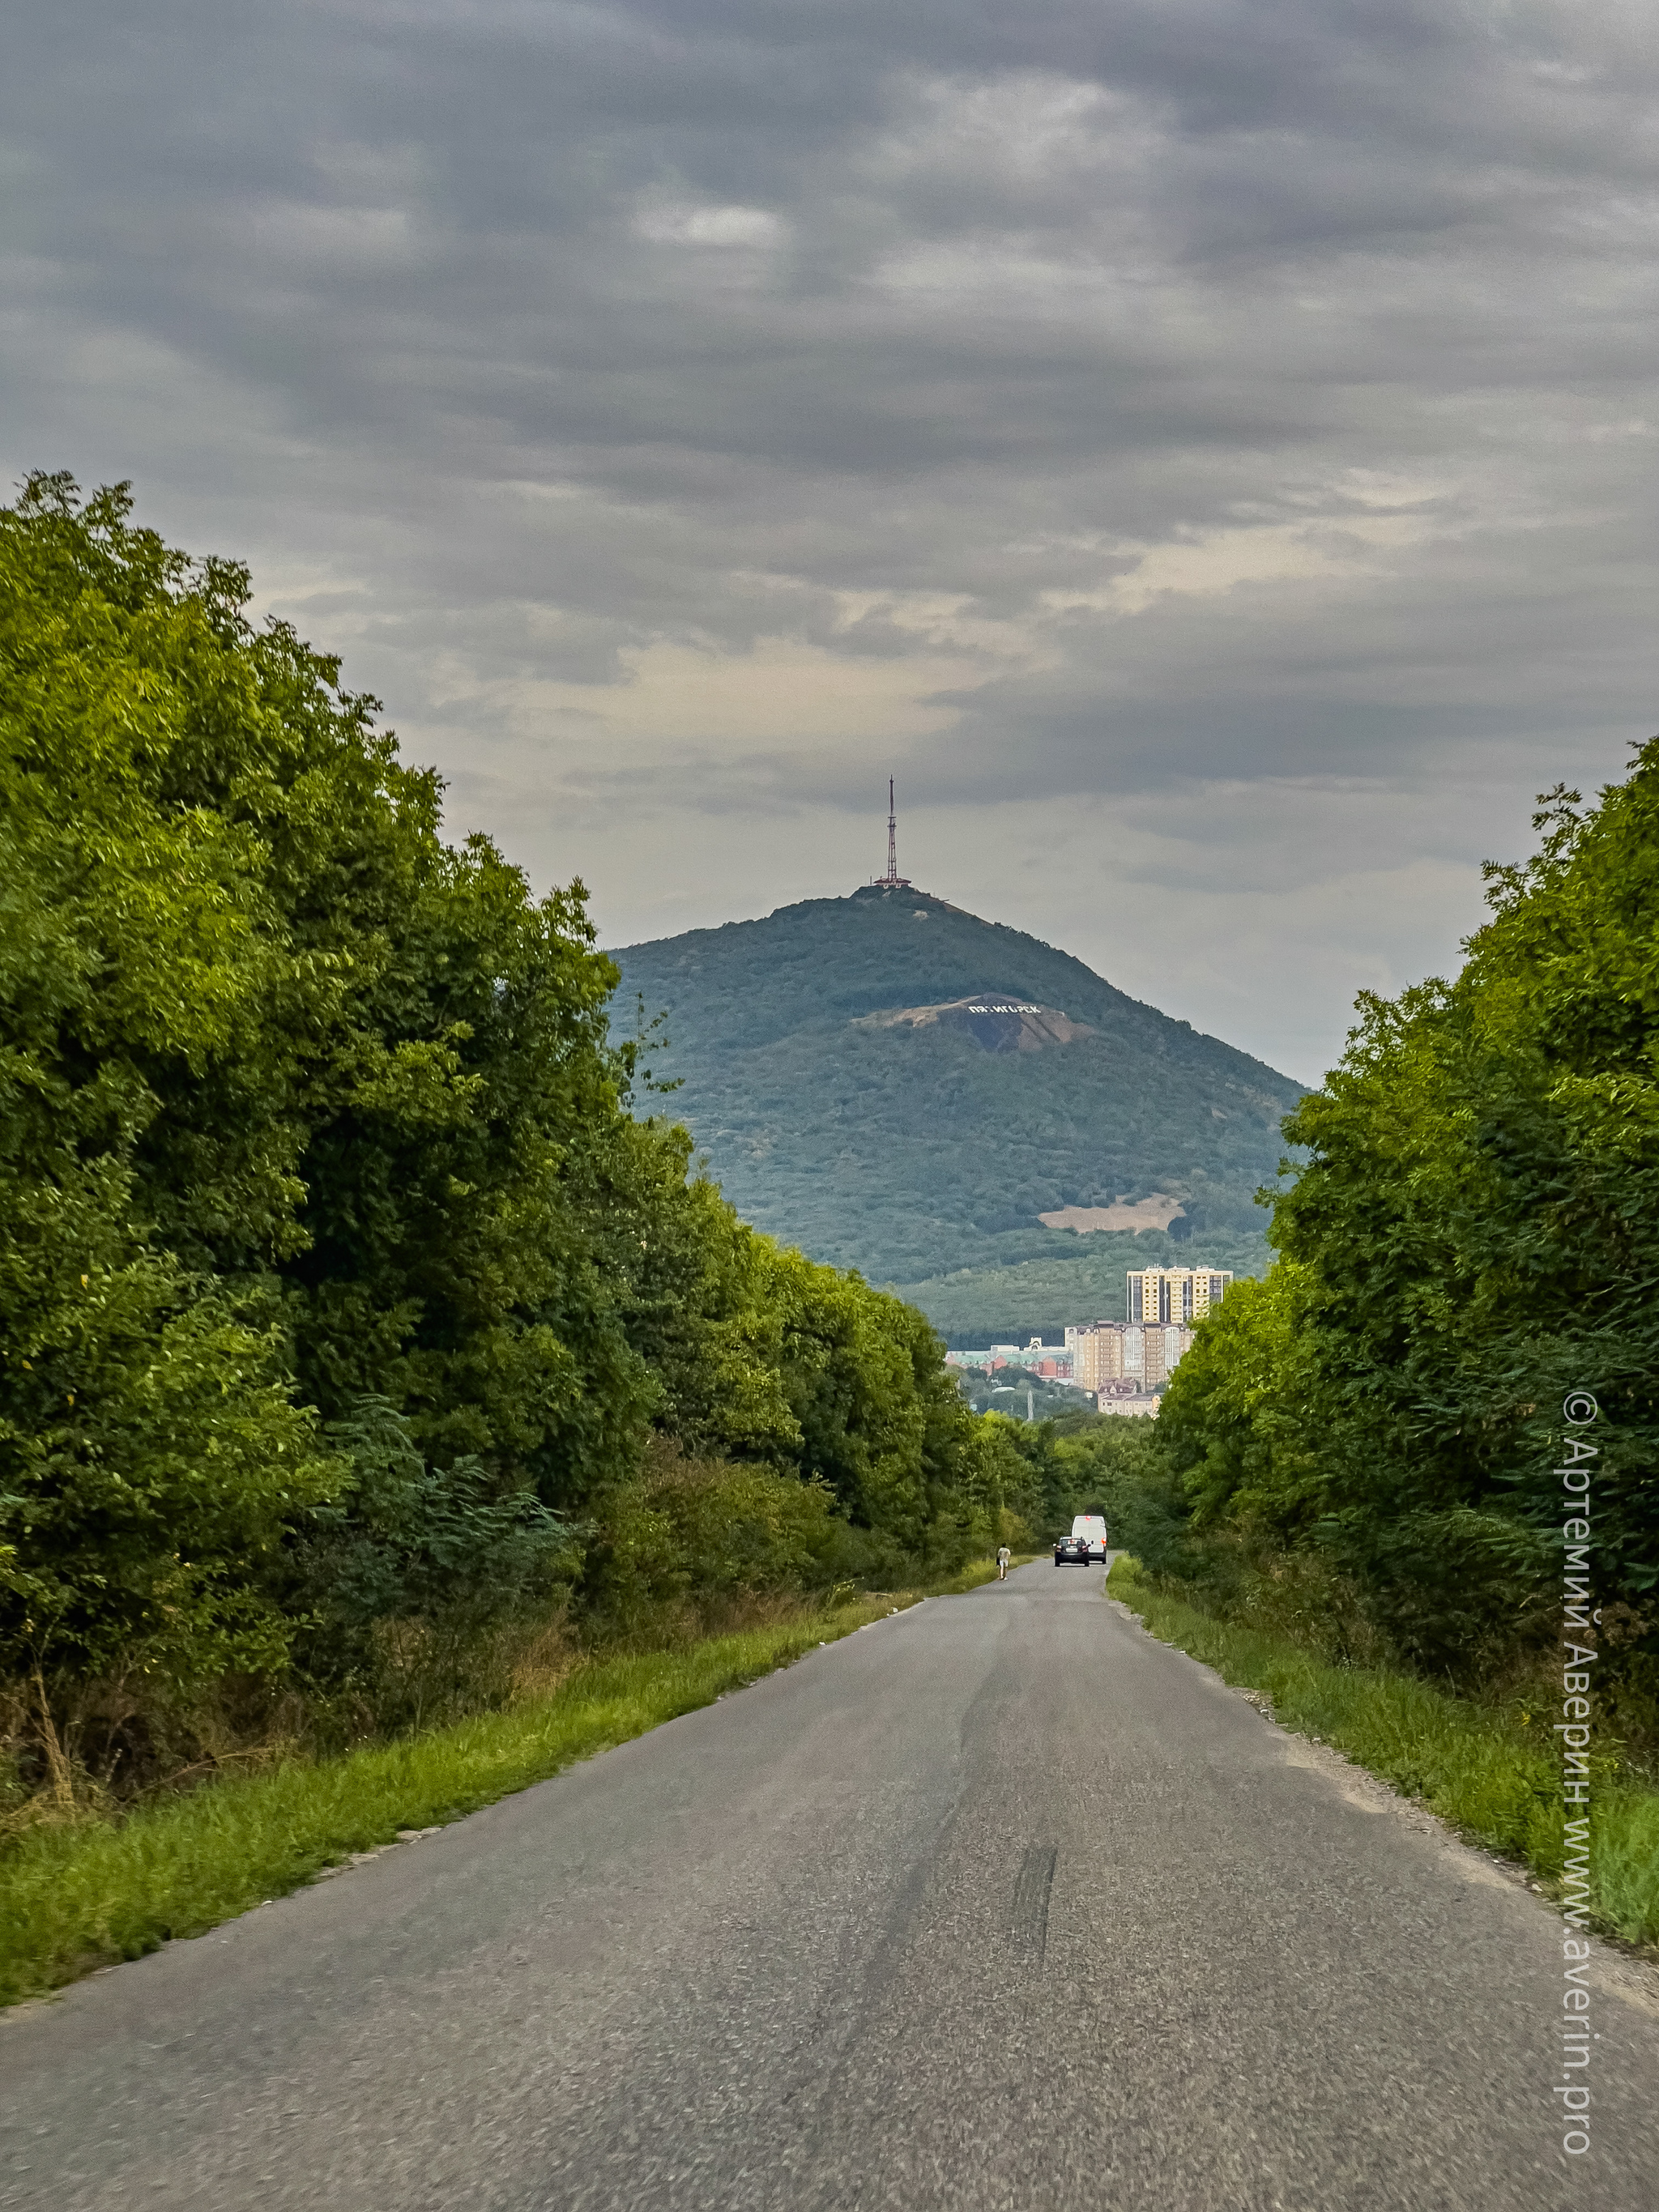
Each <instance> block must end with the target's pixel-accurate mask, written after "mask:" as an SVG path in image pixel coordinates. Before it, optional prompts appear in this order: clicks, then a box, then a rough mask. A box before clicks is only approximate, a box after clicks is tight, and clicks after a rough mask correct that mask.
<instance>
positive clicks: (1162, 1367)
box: [1066, 1321, 1193, 1390]
mask: <svg viewBox="0 0 1659 2212" xmlns="http://www.w3.org/2000/svg"><path fill="white" fill-rule="evenodd" d="M1192 1340H1193V1333H1192V1331H1191V1329H1190V1328H1187V1327H1186V1326H1185V1325H1184V1323H1182V1322H1171V1323H1170V1324H1169V1325H1168V1326H1166V1327H1161V1328H1160V1327H1157V1326H1154V1327H1152V1328H1146V1327H1145V1326H1144V1325H1143V1324H1142V1323H1140V1322H1133V1321H1130V1322H1122V1321H1102V1322H1094V1323H1092V1324H1091V1326H1089V1327H1087V1328H1068V1329H1067V1330H1066V1344H1067V1346H1068V1347H1069V1348H1070V1351H1071V1354H1072V1379H1073V1382H1074V1383H1081V1385H1082V1386H1083V1388H1084V1389H1085V1390H1098V1389H1101V1388H1102V1386H1103V1384H1105V1383H1116V1382H1120V1381H1121V1380H1123V1379H1124V1378H1125V1377H1127V1378H1129V1379H1130V1380H1132V1381H1133V1382H1136V1383H1139V1385H1140V1387H1141V1389H1143V1390H1156V1389H1160V1388H1161V1387H1162V1385H1163V1384H1164V1383H1165V1382H1167V1380H1168V1379H1169V1376H1170V1370H1172V1369H1173V1368H1174V1366H1175V1365H1176V1362H1177V1361H1178V1360H1179V1359H1180V1358H1181V1356H1182V1353H1183V1352H1186V1351H1187V1350H1188V1347H1189V1346H1191V1344H1192Z"/></svg>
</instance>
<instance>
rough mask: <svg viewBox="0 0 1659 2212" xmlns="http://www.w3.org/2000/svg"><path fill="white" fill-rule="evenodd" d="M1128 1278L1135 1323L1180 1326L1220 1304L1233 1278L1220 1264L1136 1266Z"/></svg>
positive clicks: (1187, 1323)
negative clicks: (1202, 1265)
mask: <svg viewBox="0 0 1659 2212" xmlns="http://www.w3.org/2000/svg"><path fill="white" fill-rule="evenodd" d="M1231 1281H1232V1273H1231V1270H1230V1269H1227V1268H1220V1267H1132V1268H1131V1269H1130V1270H1129V1319H1130V1320H1131V1322H1147V1323H1149V1324H1151V1325H1152V1326H1154V1327H1156V1326H1158V1325H1162V1326H1164V1327H1165V1328H1180V1327H1181V1326H1182V1323H1183V1322H1184V1323H1185V1324H1186V1325H1187V1326H1188V1327H1189V1328H1190V1327H1191V1325H1192V1323H1193V1322H1195V1321H1202V1320H1203V1318H1204V1316H1205V1315H1206V1313H1208V1312H1209V1310H1210V1309H1211V1307H1212V1306H1218V1305H1219V1304H1221V1301H1222V1299H1223V1298H1224V1297H1226V1295H1227V1290H1228V1286H1229V1285H1230V1284H1231Z"/></svg>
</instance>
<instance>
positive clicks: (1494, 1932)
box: [0, 1561, 1659, 2212]
mask: <svg viewBox="0 0 1659 2212" xmlns="http://www.w3.org/2000/svg"><path fill="white" fill-rule="evenodd" d="M1559 1944H1560V1928H1559V1922H1558V1921H1557V1920H1556V1919H1555V1918H1554V1917H1553V1915H1552V1914H1551V1913H1550V1912H1549V1911H1547V1908H1546V1907H1545V1906H1544V1905H1542V1904H1541V1902H1540V1901H1539V1900H1538V1899H1536V1898H1534V1897H1533V1896H1531V1895H1529V1894H1528V1893H1527V1892H1526V1891H1525V1890H1524V1889H1523V1888H1522V1887H1520V1886H1518V1885H1517V1884H1516V1883H1515V1882H1514V1881H1510V1880H1508V1879H1506V1878H1505V1877H1504V1876H1503V1875H1500V1874H1498V1872H1496V1871H1495V1870H1494V1869H1492V1867H1491V1866H1490V1865H1489V1863H1486V1862H1484V1861H1483V1860H1481V1859H1480V1858H1479V1857H1477V1856H1476V1855H1474V1854H1472V1853H1466V1852H1462V1851H1461V1850H1458V1849H1457V1848H1456V1847H1454V1846H1451V1845H1449V1844H1447V1842H1446V1841H1445V1840H1444V1839H1443V1838H1442V1837H1441V1836H1440V1835H1439V1834H1438V1832H1437V1831H1435V1830H1434V1828H1433V1826H1432V1824H1431V1823H1428V1822H1427V1821H1425V1820H1424V1819H1423V1818H1422V1816H1421V1815H1418V1816H1416V1817H1415V1819H1413V1817H1412V1816H1411V1815H1410V1814H1408V1813H1407V1810H1406V1809H1404V1808H1396V1807H1395V1805H1394V1803H1393V1802H1392V1801H1388V1800H1386V1797H1385V1793H1383V1792H1382V1791H1381V1790H1379V1789H1377V1788H1376V1786H1375V1785H1371V1784H1362V1783H1360V1782H1359V1781H1358V1780H1357V1779H1356V1778H1354V1777H1353V1776H1352V1772H1351V1771H1348V1770H1345V1769H1344V1768H1343V1767H1342V1766H1341V1765H1340V1762H1338V1761H1336V1760H1335V1759H1333V1758H1331V1757H1330V1756H1329V1754H1326V1753H1320V1752H1318V1751H1317V1750H1316V1749H1315V1748H1314V1747H1310V1746H1306V1745H1303V1744H1301V1743H1299V1741H1298V1740H1297V1739H1296V1738H1294V1737H1291V1736H1289V1735H1285V1734H1284V1733H1282V1732H1281V1731H1280V1730H1279V1729H1277V1728H1276V1727H1274V1726H1273V1724H1272V1723H1269V1722H1267V1721H1265V1720H1264V1719H1262V1718H1261V1716H1260V1715H1259V1714H1258V1713H1256V1712H1255V1711H1254V1710H1253V1709H1252V1708H1251V1706H1250V1705H1248V1704H1247V1703H1246V1702H1245V1700H1244V1699H1243V1698H1241V1697H1239V1696H1237V1694H1235V1693H1234V1692H1231V1691H1229V1690H1227V1689H1226V1688H1225V1686H1222V1685H1221V1684H1220V1683H1219V1682H1218V1680H1216V1678H1215V1677H1214V1676H1213V1675H1212V1674H1208V1673H1207V1672H1206V1670H1205V1669H1203V1668H1200V1667H1199V1666H1197V1665H1196V1664H1194V1662H1193V1661H1191V1660H1189V1659H1188V1658H1186V1657H1184V1656H1182V1655H1181V1654H1180V1653H1177V1652H1174V1651H1171V1650H1167V1649H1165V1648H1164V1646H1163V1645H1161V1644H1156V1643H1154V1642H1153V1641H1152V1639H1151V1638H1149V1637H1147V1636H1146V1633H1145V1632H1144V1631H1142V1630H1141V1629H1140V1628H1139V1626H1137V1625H1136V1624H1134V1623H1133V1622H1132V1621H1130V1620H1128V1619H1127V1617H1126V1616H1125V1615H1124V1614H1123V1613H1121V1610H1120V1609H1119V1608H1118V1607H1115V1605H1113V1604H1112V1603H1110V1602H1109V1601H1107V1600H1106V1599H1105V1598H1104V1597H1103V1595H1102V1594H1101V1577H1100V1575H1099V1573H1098V1571H1078V1570H1075V1569H1072V1568H1066V1569H1060V1570H1056V1569H1055V1568H1054V1567H1053V1566H1052V1565H1049V1564H1048V1562H1047V1561H1043V1562H1042V1563H1040V1564H1039V1565H1036V1566H1031V1567H1027V1568H1025V1569H1024V1570H1022V1571H1020V1572H1018V1573H1017V1574H1015V1575H1014V1576H1012V1577H1011V1578H1010V1580H1009V1581H1008V1582H1007V1583H1006V1584H1002V1585H998V1584H996V1583H992V1584H989V1585H987V1587H986V1588H985V1589H981V1590H977V1591H975V1592H974V1593H972V1594H971V1595H969V1596H966V1597H961V1598H950V1599H944V1600H936V1601H933V1602H930V1603H928V1604H927V1605H925V1606H921V1607H917V1608H915V1610H914V1611H912V1612H908V1613H902V1614H900V1615H897V1616H896V1617H894V1618H891V1619H889V1620H884V1621H882V1622H880V1623H879V1624H878V1625H877V1626H874V1627H872V1628H870V1629H866V1630H865V1631H863V1632H860V1633H858V1634H855V1635H854V1636H851V1637H849V1638H847V1639H845V1640H844V1641H843V1642H842V1643H840V1644H835V1645H832V1646H829V1647H827V1648H825V1649H823V1650H817V1651H815V1652H813V1653H811V1655H809V1656H808V1657H807V1658H805V1660H803V1661H802V1662H800V1663H799V1665H797V1666H795V1667H793V1668H789V1669H788V1670H787V1672H785V1673H783V1674H775V1675H773V1676H771V1677H769V1678H768V1679H767V1680H764V1681H763V1682H760V1683H757V1685H755V1686H753V1687H752V1688H750V1689H748V1690H746V1691H744V1692H741V1693H740V1694H738V1695H734V1696H732V1697H728V1698H726V1699H723V1700H722V1701H721V1702H720V1704H719V1705H714V1706H710V1707H708V1708H707V1709H706V1710H705V1711H702V1712H699V1713H694V1714H690V1715H688V1716H687V1717H685V1718H684V1719H682V1720H678V1721H675V1722H672V1723H670V1724H669V1725H668V1726H666V1727H665V1728H662V1729H658V1730H657V1731H656V1732H655V1733H654V1734H653V1735H648V1736H644V1737H641V1739H640V1740H639V1741H637V1742H635V1743H631V1744H628V1745H625V1746H623V1747H622V1748H621V1749H619V1750H617V1751H613V1752H610V1753H606V1754H605V1756H604V1757H603V1758H601V1759H594V1760H592V1761H591V1762H590V1763H588V1764H586V1765H582V1766H580V1767H577V1768H574V1769H572V1770H571V1771H569V1772H568V1773H566V1774H563V1775H561V1776H559V1777H557V1778H556V1779H554V1780H553V1781H551V1782H548V1783H544V1784H542V1785H541V1786H540V1787H538V1788H537V1789H534V1790H527V1791H526V1792H525V1793H524V1794H523V1795H522V1796H517V1797H513V1798H511V1799H508V1800H507V1801H506V1802H503V1803H501V1804H500V1805H497V1806H495V1807H494V1808H491V1809H490V1810H489V1811H487V1812H484V1813H481V1814H477V1815H475V1816H474V1817H473V1818H472V1819H471V1820H465V1821H461V1822H459V1823H457V1824H456V1825H455V1826H453V1827H450V1828H447V1829H445V1830H444V1831H442V1832H441V1833H440V1834H437V1835H435V1836H433V1837H431V1838H428V1839H427V1840H424V1841H422V1842H419V1843H416V1844H410V1845H408V1846H406V1847H404V1848H402V1849H399V1850H394V1851H392V1852H389V1853H387V1854H386V1855H385V1856H383V1857H380V1858H377V1859H375V1860H374V1861H372V1862H370V1863H368V1864H366V1865H364V1866H362V1867H360V1868H357V1869H355V1870H353V1871H352V1872H350V1873H348V1874H345V1875H342V1876H340V1877H339V1878H338V1879H336V1880H333V1881H327V1882H324V1883H321V1884H319V1885H318V1886H316V1887H312V1888H308V1889H307V1890H305V1891H303V1892H301V1893H299V1894H297V1895H295V1896H294V1897H291V1898H287V1899H280V1900H278V1901H277V1902H276V1903H275V1904H272V1905H267V1906H264V1907H262V1908H261V1909H260V1910H258V1911H255V1912H252V1913H250V1914H249V1915H247V1916H246V1918H244V1919H242V1920H240V1921H238V1922H236V1923H233V1924H231V1925H230V1926H228V1927H226V1928H223V1929H218V1930H216V1932H215V1933H214V1934H212V1935H210V1936H204V1937H202V1938H200V1939H199V1940H198V1941H196V1942H189V1943H178V1944H173V1945H170V1946H168V1947H167V1948H166V1949H165V1950H163V1951H161V1952H160V1953H157V1954H155V1956H154V1957H152V1958H149V1959H146V1960H139V1961H137V1963H135V1964H134V1965H131V1966H122V1967H118V1968H117V1969H115V1970H114V1971H113V1972H109V1973H106V1974H103V1975H100V1976H98V1977H96V1978H94V1979H92V1980H90V1981H88V1982H85V1983H82V1984H81V1985H80V1986H79V1987H78V1988H76V1989H75V1990H70V1992H68V1993H67V1994H66V1995H65V1996H64V1997H62V1998H60V1999H58V2001H56V2002H52V2003H51V2004H48V2005H43V2006H36V2007H32V2008H27V2010H26V2011H25V2012H23V2013H22V2014H21V2015H17V2016H15V2017H13V2018H12V2019H10V2020H9V2021H3V2022H0V2076H3V2082H4V2087H3V2091H0V2108H3V2118H4V2122H5V2134H4V2136H3V2140H0V2150H3V2153H4V2166H3V2179H0V2204H3V2205H4V2206H6V2207H7V2208H14V2207H23V2206H27V2207H31V2208H33V2207H49V2208H52V2212H71V2208H73V2212H82V2208H88V2212H90V2208H94V2207H96V2208H100V2212H104V2208H108V2212H114V2208H117V2207H119V2208H121V2209H122V2212H132V2208H134V2207H148V2206H152V2205H154V2206H165V2207H166V2208H167V2212H183V2208H187V2207H189V2208H195V2207H202V2208H213V2212H290V2208H291V2212H300V2208H304V2212H417V2208H418V2212H428V2208H431V2212H438V2208H442V2212H459V2208H465V2212H531V2208H535V2212H705V2208H706V2212H763V2209H764V2212H831V2208H834V2212H842V2208H854V2207H856V2208H859V2212H873V2208H878V2207H879V2208H892V2212H934V2208H939V2212H945V2209H946V2208H949V2212H1006V2209H1007V2208H1022V2212H1024V2208H1030V2212H1070V2208H1073V2207H1079V2208H1082V2207H1093V2206H1100V2207H1109V2208H1111V2212H1139V2208H1141V2207H1146V2208H1149V2212H1150V2209H1151V2208H1157V2212H1257V2208H1261V2212H1268V2208H1285V2212H1369V2208H1373V2207H1375V2208H1378V2212H1383V2208H1387V2212H1404V2208H1410V2212H1419V2208H1420V2209H1421V2212H1530V2208H1534V2207H1538V2208H1545V2207H1549V2208H1553V2207H1555V2206H1557V2205H1565V2204H1566V2203H1569V2202H1572V2203H1583V2204H1584V2205H1585V2206H1587V2207H1589V2208H1593V2212H1654V2207H1655V2206H1656V2205H1659V2130H1656V2129H1655V2127H1654V2124H1653V2120H1652V2111H1653V2093H1654V2090H1655V2087H1656V2086H1659V2010H1656V2008H1655V2006H1654V2003H1653V1999H1652V1996H1651V1995H1650V1990H1651V1988H1652V1987H1653V1985H1654V1978H1653V1977H1652V1976H1651V1974H1650V1972H1649V1970H1647V1969H1644V1968H1642V1967H1639V1966H1632V1965H1629V1964H1626V1963H1625V1962H1623V1961H1620V1960H1617V1959H1614V1958H1613V1957H1612V1956H1611V1955H1610V1954H1607V1955H1604V1957H1603V1960H1602V1963H1601V1965H1600V1966H1598V1967H1597V1970H1596V1971H1597V1977H1598V1980H1597V1986H1596V1987H1595V1991H1594V2014H1593V2018H1592V2026H1593V2027H1595V2028H1596V2029H1598V2030H1599V2032H1600V2033H1601V2041H1600V2042H1599V2043H1598V2044H1596V2045H1595V2053H1596V2057H1595V2065H1594V2069H1593V2071H1592V2075H1591V2080H1592V2085H1593V2089H1594V2093H1595V2106H1594V2108H1593V2119H1594V2125H1595V2148H1594V2150H1593V2151H1592V2152H1591V2154H1589V2157H1587V2158H1583V2159H1578V2160H1572V2161H1571V2163H1569V2162H1567V2161H1565V2160H1564V2159H1563V2157H1562V2154H1561V2152H1560V2149H1559V2133H1560V2130H1559V2122H1558V2120H1557V2119H1556V2118H1554V2117H1553V2112H1552V2106H1551V2095H1550V2087H1551V2084H1552V2083H1553V2082H1554V2081H1557V2080H1559V2078H1560V2076H1559V2072H1558V2070H1557V2065H1556V2056H1557V2052H1556V2038H1557V2034H1558V2030H1559V2021H1560V2017H1561V2013H1560V1990H1561V1982H1560V1972H1561V1965H1560V1948H1559Z"/></svg>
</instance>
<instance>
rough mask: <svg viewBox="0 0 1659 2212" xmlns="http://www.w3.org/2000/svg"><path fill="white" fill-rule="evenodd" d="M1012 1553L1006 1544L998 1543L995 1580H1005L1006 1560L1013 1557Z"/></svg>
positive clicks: (1006, 1571) (1004, 1581)
mask: <svg viewBox="0 0 1659 2212" xmlns="http://www.w3.org/2000/svg"><path fill="white" fill-rule="evenodd" d="M1013 1556H1014V1555H1013V1553H1012V1552H1011V1551H1010V1550H1009V1549H1008V1547H1007V1546H1006V1544H1000V1545H999V1546H998V1547H997V1580H998V1581H999V1582H1000V1583H1006V1581H1007V1579H1008V1562H1009V1561H1010V1560H1011V1559H1012V1558H1013Z"/></svg>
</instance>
